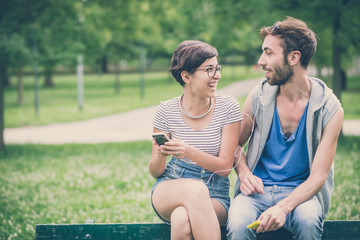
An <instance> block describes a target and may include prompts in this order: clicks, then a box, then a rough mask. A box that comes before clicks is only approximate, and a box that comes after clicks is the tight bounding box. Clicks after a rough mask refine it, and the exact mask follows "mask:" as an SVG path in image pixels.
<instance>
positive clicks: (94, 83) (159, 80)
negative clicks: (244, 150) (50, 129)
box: [5, 66, 263, 128]
mask: <svg viewBox="0 0 360 240" xmlns="http://www.w3.org/2000/svg"><path fill="white" fill-rule="evenodd" d="M261 75H263V73H262V71H259V70H255V69H253V68H251V67H231V66H225V67H224V70H223V72H222V79H221V80H220V82H219V88H221V87H224V86H226V85H228V84H230V83H232V82H235V81H239V80H243V79H248V78H254V77H258V76H261ZM16 80H17V79H16V78H15V77H13V78H12V84H11V87H7V88H6V90H5V127H6V128H13V127H19V126H24V125H45V124H50V123H54V122H71V121H78V120H86V119H91V118H96V117H101V116H106V115H110V114H114V113H119V112H124V111H129V110H132V109H136V108H142V107H146V106H151V105H157V104H159V102H160V101H163V100H167V99H170V98H172V97H174V96H177V95H180V94H181V93H182V91H183V89H182V87H181V86H180V85H179V84H178V83H177V82H176V81H175V80H173V78H171V77H170V74H169V73H167V72H166V71H163V72H149V73H146V74H145V94H144V95H145V96H144V98H142V97H141V92H140V75H139V74H138V73H126V74H123V75H121V76H120V84H121V85H120V93H119V94H116V93H115V87H114V86H115V75H111V74H106V75H85V77H84V107H83V110H82V111H80V110H79V109H78V102H77V101H78V100H77V80H76V75H56V76H55V77H54V83H55V87H53V88H44V87H42V84H40V90H39V102H40V104H39V105H40V106H39V116H36V114H35V107H34V86H33V85H34V78H33V77H31V76H27V77H24V94H23V95H24V104H23V105H22V106H19V105H18V100H17V99H18V93H17V84H16ZM42 81H43V79H39V82H40V83H42Z"/></svg>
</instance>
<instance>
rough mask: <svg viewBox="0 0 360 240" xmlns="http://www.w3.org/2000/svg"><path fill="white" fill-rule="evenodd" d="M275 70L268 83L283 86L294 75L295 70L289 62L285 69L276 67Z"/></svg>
mask: <svg viewBox="0 0 360 240" xmlns="http://www.w3.org/2000/svg"><path fill="white" fill-rule="evenodd" d="M273 69H274V71H273V74H272V75H273V76H272V78H270V79H268V83H269V84H270V85H277V86H280V85H283V84H285V83H286V82H287V81H289V80H290V78H291V77H292V76H293V75H294V70H293V69H292V68H291V67H290V65H289V64H288V62H287V61H286V62H285V65H284V66H283V67H281V66H280V65H276V66H275V67H274V68H273Z"/></svg>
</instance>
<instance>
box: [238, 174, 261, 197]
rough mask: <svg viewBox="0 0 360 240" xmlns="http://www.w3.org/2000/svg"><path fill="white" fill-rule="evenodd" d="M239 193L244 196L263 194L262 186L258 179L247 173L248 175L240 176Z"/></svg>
mask: <svg viewBox="0 0 360 240" xmlns="http://www.w3.org/2000/svg"><path fill="white" fill-rule="evenodd" d="M240 191H241V193H243V194H244V195H246V196H248V195H251V194H254V193H258V194H264V184H263V183H262V180H261V179H260V178H258V177H257V176H255V175H253V174H252V173H251V172H250V171H249V173H247V174H242V175H241V178H240Z"/></svg>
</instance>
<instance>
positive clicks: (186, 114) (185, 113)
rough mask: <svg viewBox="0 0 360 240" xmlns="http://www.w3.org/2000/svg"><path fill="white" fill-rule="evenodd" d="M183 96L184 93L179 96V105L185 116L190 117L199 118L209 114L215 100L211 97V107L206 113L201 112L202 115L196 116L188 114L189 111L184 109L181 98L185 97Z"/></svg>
mask: <svg viewBox="0 0 360 240" xmlns="http://www.w3.org/2000/svg"><path fill="white" fill-rule="evenodd" d="M183 96H184V94H183V95H181V97H180V98H179V107H180V110H181V112H182V113H183V114H184V115H185V116H187V117H189V118H193V119H198V118H202V117H205V116H206V115H208V114H209V112H210V111H211V109H212V106H213V101H212V98H210V106H209V109H208V110H207V112H206V113H204V114H201V115H199V116H194V115H191V114H188V113H187V112H185V111H184V109H183V108H182V106H181V99H182V98H183Z"/></svg>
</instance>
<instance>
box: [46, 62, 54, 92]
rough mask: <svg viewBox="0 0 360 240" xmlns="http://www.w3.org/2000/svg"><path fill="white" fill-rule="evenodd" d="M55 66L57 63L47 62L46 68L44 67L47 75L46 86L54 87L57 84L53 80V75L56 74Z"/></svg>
mask: <svg viewBox="0 0 360 240" xmlns="http://www.w3.org/2000/svg"><path fill="white" fill-rule="evenodd" d="M54 66H55V64H52V63H48V64H45V69H44V77H45V82H44V87H46V88H52V87H54V86H55V84H54V82H53V78H52V77H53V75H54Z"/></svg>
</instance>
